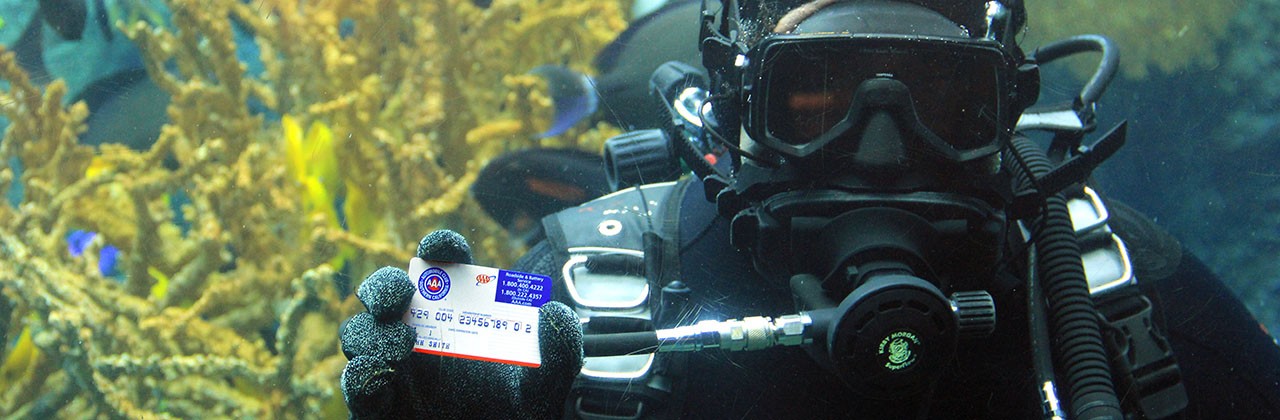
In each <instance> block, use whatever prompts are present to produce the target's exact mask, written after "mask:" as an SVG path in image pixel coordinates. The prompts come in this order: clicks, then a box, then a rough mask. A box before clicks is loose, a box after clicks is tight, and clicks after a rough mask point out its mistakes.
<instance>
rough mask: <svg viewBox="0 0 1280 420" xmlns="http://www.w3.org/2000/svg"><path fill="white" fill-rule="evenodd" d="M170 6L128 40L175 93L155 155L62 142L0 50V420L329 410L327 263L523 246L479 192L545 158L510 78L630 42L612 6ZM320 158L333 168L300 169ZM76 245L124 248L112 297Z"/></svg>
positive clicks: (187, 2) (340, 289) (528, 98)
mask: <svg viewBox="0 0 1280 420" xmlns="http://www.w3.org/2000/svg"><path fill="white" fill-rule="evenodd" d="M167 6H168V8H169V9H170V10H171V12H172V19H171V22H172V25H171V26H152V25H153V24H152V23H149V22H148V21H137V22H135V23H133V24H132V25H131V26H128V27H126V28H124V29H125V30H126V33H128V34H129V36H130V38H132V39H133V40H134V41H135V42H136V43H138V45H139V46H140V47H141V49H142V51H144V53H145V54H146V60H145V61H146V65H147V69H148V72H149V73H150V76H151V77H152V79H153V80H154V81H155V82H156V84H157V85H158V86H160V87H161V88H163V89H164V90H165V91H167V92H168V93H169V94H171V95H172V102H171V104H170V107H169V109H168V115H169V118H170V123H169V124H168V125H166V126H165V127H164V128H163V129H162V131H161V134H160V137H159V139H158V140H157V141H156V143H155V144H154V145H153V146H152V147H151V148H150V149H149V150H145V151H141V152H137V151H133V150H130V149H128V148H125V147H113V146H111V145H104V146H102V147H100V148H96V149H95V148H93V147H89V146H84V145H79V144H76V138H77V135H78V134H79V133H80V132H81V131H83V129H84V128H83V127H84V125H83V121H84V120H85V118H86V114H87V111H86V108H85V107H84V105H82V104H75V105H72V106H70V107H63V106H62V105H61V103H62V97H63V96H64V95H65V86H64V85H63V84H61V83H59V82H54V83H51V84H50V85H48V86H47V87H46V88H45V89H44V90H43V91H42V90H40V89H38V88H37V87H35V86H33V85H32V84H31V83H29V82H28V81H27V80H26V76H25V75H24V74H23V73H22V71H21V69H20V68H19V67H18V66H17V65H16V63H15V62H14V56H13V54H11V53H4V54H0V78H3V79H4V80H6V81H8V83H9V89H8V90H7V91H6V92H3V93H2V94H0V111H2V112H4V114H5V115H6V116H7V117H8V118H9V119H10V120H11V121H12V122H13V123H12V124H11V125H10V127H9V129H8V131H7V132H6V133H5V136H4V139H3V141H2V142H0V161H3V162H9V161H10V159H12V158H16V159H17V160H19V161H21V163H22V164H23V167H24V168H25V170H23V171H22V172H21V174H20V175H19V174H18V173H16V171H15V170H14V168H9V167H5V168H4V169H3V171H0V195H5V193H7V191H6V190H7V189H8V188H9V186H10V184H11V182H14V181H16V182H17V183H18V184H19V185H21V186H22V187H23V194H22V199H21V203H19V204H18V205H17V206H9V205H0V292H2V296H3V297H2V299H0V303H3V305H0V309H3V311H0V325H2V326H3V329H0V332H2V333H3V334H0V335H4V336H6V338H7V337H16V336H19V335H21V334H28V337H30V338H29V341H20V342H29V343H31V344H32V345H34V349H31V348H29V346H30V345H28V348H25V349H18V348H9V347H10V346H9V343H11V342H14V340H8V339H6V340H4V341H3V343H4V349H3V350H4V353H3V356H4V357H5V360H14V361H15V362H14V365H15V366H18V367H21V369H18V370H16V371H14V372H16V373H14V374H13V375H11V376H12V377H10V376H9V375H6V376H4V377H3V378H0V380H4V381H5V382H4V383H0V389H4V390H6V391H4V392H2V393H0V414H5V415H23V416H32V415H42V414H44V413H46V412H47V411H48V410H51V409H54V408H50V407H62V408H61V409H63V410H77V411H75V412H77V413H90V414H94V415H99V416H106V417H117V418H118V417H125V418H146V417H156V416H177V417H209V416H236V417H312V416H315V415H317V413H326V411H324V410H332V409H335V408H336V409H341V408H342V406H341V400H340V398H341V397H340V395H339V394H338V391H337V389H336V386H337V378H338V375H339V372H340V370H341V368H342V366H343V363H344V362H345V358H343V356H341V355H340V354H339V352H338V346H337V343H336V337H335V335H336V334H334V331H335V328H336V326H337V325H338V324H339V323H340V322H341V320H342V319H344V318H346V317H349V316H350V315H352V314H353V313H354V312H355V311H357V310H358V309H359V303H358V302H357V301H355V299H354V298H353V297H351V296H349V294H347V293H346V292H345V290H348V287H345V286H343V285H342V283H341V282H340V281H339V279H340V278H342V277H343V276H344V274H341V272H340V271H339V268H337V267H334V266H333V264H331V262H332V261H341V262H343V263H346V264H347V265H348V268H347V270H346V272H348V273H350V275H353V276H360V275H361V274H362V273H366V272H370V271H372V269H373V268H374V267H377V266H381V265H403V264H404V263H405V261H407V258H408V257H409V254H410V253H411V252H412V250H413V246H414V244H415V243H416V241H417V238H418V237H420V235H422V234H423V233H426V232H427V231H429V230H431V229H435V228H441V227H450V228H453V229H458V230H461V231H463V232H464V233H466V234H468V236H469V237H471V238H472V239H473V240H477V241H478V242H479V243H478V244H477V245H478V246H477V247H476V249H477V250H478V252H479V253H480V255H478V257H479V258H481V259H483V260H485V261H491V262H494V263H497V264H505V263H509V262H511V261H512V260H513V259H514V257H515V255H516V253H517V252H518V250H513V249H509V248H507V245H506V244H507V243H508V241H507V240H506V238H505V236H504V235H503V234H502V232H501V230H500V229H498V228H497V227H496V226H494V225H493V224H492V223H491V222H489V221H488V220H487V219H485V218H484V217H483V216H482V214H483V212H480V211H478V208H477V206H476V204H475V203H474V202H473V201H472V200H470V198H469V197H468V196H467V190H468V188H469V187H470V183H471V182H472V180H474V178H475V176H476V174H477V172H478V171H479V169H480V167H481V166H483V164H484V163H485V162H486V161H487V160H488V159H491V158H493V157H495V156H496V155H497V154H499V153H502V152H504V151H507V150H513V149H517V148H524V147H535V146H538V145H539V144H536V143H535V141H534V140H533V138H534V134H536V133H538V132H541V131H542V130H544V129H545V124H546V123H545V122H544V121H546V120H547V116H548V115H549V114H550V112H551V110H550V101H549V99H548V96H547V94H546V92H545V87H543V86H542V85H541V82H539V81H538V80H537V79H536V78H531V77H529V76H526V75H525V72H526V71H528V70H529V69H531V68H533V67H535V66H537V65H539V64H544V63H548V62H550V63H556V64H564V65H567V66H569V67H572V68H576V69H579V70H586V69H588V64H587V63H588V62H589V59H590V58H591V55H592V54H593V53H594V51H596V50H598V49H599V48H601V47H602V46H603V45H604V44H605V43H606V42H608V41H609V40H610V39H612V38H613V36H615V35H616V34H617V33H618V32H619V31H621V29H622V27H623V25H624V22H623V20H622V19H621V15H622V13H621V7H620V5H619V4H616V3H614V2H577V1H571V0H546V1H540V2H527V1H518V0H508V1H495V2H493V4H491V5H490V6H489V7H487V8H478V7H476V6H475V5H474V4H473V3H472V2H471V1H468V0H441V1H433V2H412V1H411V2H404V1H390V0H332V1H324V0H322V1H305V2H302V1H290V0H265V1H261V2H252V4H244V3H243V2H240V1H237V0H214V1H204V0H172V1H170V2H168V5H167ZM157 21H158V20H157ZM121 25H122V26H123V24H121ZM234 25H242V27H244V28H247V30H248V31H249V32H251V33H252V34H253V35H254V40H255V42H256V47H257V48H258V49H259V51H260V59H261V62H262V64H263V68H264V69H265V71H263V72H262V73H261V74H260V75H255V74H250V73H249V72H247V71H246V68H247V66H246V65H245V64H244V63H241V62H239V61H237V60H236V58H235V57H236V52H237V48H239V47H242V46H243V45H238V44H237V43H236V42H235V41H234V39H235V38H234V31H235V28H234ZM271 115H288V116H289V118H288V120H287V121H277V120H275V119H274V118H272V117H270V116H271ZM295 122H296V123H295ZM291 125H293V126H292V127H291ZM300 127H313V128H315V130H318V131H316V134H314V135H306V136H304V135H302V134H301V128H300ZM324 128H327V130H325V129H324ZM321 131H325V132H327V133H328V134H327V135H324V134H322V133H321ZM609 134H611V132H610V130H609V129H607V128H605V127H592V128H580V129H577V130H574V131H571V132H569V133H567V134H566V135H562V136H560V137H558V138H555V139H546V140H543V143H542V145H554V146H577V147H588V148H589V147H597V146H598V145H599V143H600V142H601V141H603V139H604V138H605V137H607V136H608V135H609ZM321 138H326V139H328V140H327V143H328V145H327V146H326V145H324V144H321V143H324V142H321V141H319V139H321ZM291 140H296V141H297V144H291V143H290V141H291ZM312 143H314V144H312ZM295 146H296V147H295ZM290 150H293V153H292V154H291V153H290V152H289V151H290ZM317 150H326V151H327V153H331V154H332V156H333V159H334V160H333V161H330V162H327V163H326V162H323V161H308V162H307V165H309V166H308V167H307V168H302V167H299V165H297V163H298V162H300V161H299V160H298V158H300V157H304V158H305V156H304V155H306V154H307V152H308V151H311V152H314V151H317ZM291 165H292V166H291ZM291 168H292V169H291ZM15 177H16V178H18V179H16V180H15V179H14V178H15ZM309 184H319V185H309ZM317 189H318V191H323V192H324V193H325V195H329V196H330V197H319V198H318V197H317V195H318V193H317ZM175 196H182V197H185V199H183V200H177V199H175V198H174V197H175ZM330 200H332V202H326V201H330ZM326 206H330V207H326ZM175 208H178V210H175ZM339 210H340V211H339ZM339 213H340V214H342V216H343V217H344V218H345V220H344V221H345V225H344V224H339V223H334V221H333V219H332V218H331V215H334V214H339ZM75 229H85V230H90V231H94V232H98V233H99V234H100V235H101V236H102V237H103V240H105V241H107V242H109V243H112V244H114V245H115V246H117V247H119V248H120V249H122V250H123V252H124V260H123V261H122V264H121V269H122V271H123V273H124V274H123V276H121V279H122V280H119V281H118V280H116V279H112V278H106V277H103V276H102V275H101V274H100V273H99V272H98V271H97V270H96V269H94V268H93V267H92V266H91V265H89V263H88V262H86V261H84V260H83V259H76V258H72V257H70V256H69V255H68V253H67V251H66V244H65V239H66V237H67V234H68V232H70V231H72V230H75ZM342 250H349V251H347V252H344V251H342ZM339 256H341V257H342V258H340V259H338V260H335V258H336V257H339ZM161 280H163V282H162V281H161ZM23 331H25V333H24V332H23ZM19 358H20V359H19ZM6 372H8V371H6ZM51 398H52V399H53V400H50V399H51ZM329 414H333V413H329Z"/></svg>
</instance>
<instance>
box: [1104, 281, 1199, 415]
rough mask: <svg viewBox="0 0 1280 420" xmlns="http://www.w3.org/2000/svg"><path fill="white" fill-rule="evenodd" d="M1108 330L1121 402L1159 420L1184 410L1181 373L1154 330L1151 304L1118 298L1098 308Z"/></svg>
mask: <svg viewBox="0 0 1280 420" xmlns="http://www.w3.org/2000/svg"><path fill="white" fill-rule="evenodd" d="M1099 309H1100V310H1101V311H1102V313H1103V315H1104V316H1106V318H1107V320H1108V321H1109V323H1110V326H1111V328H1110V329H1109V330H1107V332H1108V333H1107V334H1106V336H1107V341H1108V344H1109V347H1110V348H1111V350H1112V353H1113V354H1112V371H1113V372H1114V373H1115V375H1116V386H1117V390H1118V391H1120V392H1121V394H1122V399H1123V401H1126V402H1132V406H1134V407H1136V408H1137V409H1138V410H1140V411H1141V412H1142V415H1143V416H1145V418H1150V419H1161V418H1167V417H1171V416H1174V415H1177V414H1178V413H1180V412H1182V411H1183V410H1185V409H1186V407H1187V391H1186V388H1185V387H1184V386H1183V385H1182V372H1181V370H1180V369H1179V368H1178V362H1177V360H1176V359H1175V358H1174V356H1173V349H1172V348H1171V347H1170V345H1169V341H1168V340H1166V339H1165V337H1164V335H1163V334H1161V333H1160V331H1159V330H1158V329H1157V328H1156V324H1155V318H1154V317H1153V316H1152V308H1151V301H1150V300H1148V299H1147V298H1146V296H1142V295H1129V296H1120V297H1117V298H1115V299H1109V300H1108V301H1107V302H1105V303H1102V304H1100V305H1099Z"/></svg>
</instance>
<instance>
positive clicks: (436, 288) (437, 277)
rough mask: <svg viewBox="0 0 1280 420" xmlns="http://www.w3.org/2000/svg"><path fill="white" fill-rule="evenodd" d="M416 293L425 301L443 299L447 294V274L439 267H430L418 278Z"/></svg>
mask: <svg viewBox="0 0 1280 420" xmlns="http://www.w3.org/2000/svg"><path fill="white" fill-rule="evenodd" d="M418 291H419V292H420V293H422V297H424V298H427V300H440V299H444V297H445V295H448V294H449V273H446V272H444V269H441V268H439V267H431V268H428V269H426V270H424V271H423V272H422V275H419V276H418Z"/></svg>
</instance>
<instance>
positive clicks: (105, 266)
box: [98, 245, 120, 277]
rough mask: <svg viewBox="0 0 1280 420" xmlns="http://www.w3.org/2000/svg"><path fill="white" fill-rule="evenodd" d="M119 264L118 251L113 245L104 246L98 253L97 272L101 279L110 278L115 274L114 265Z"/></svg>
mask: <svg viewBox="0 0 1280 420" xmlns="http://www.w3.org/2000/svg"><path fill="white" fill-rule="evenodd" d="M119 263H120V249H119V248H116V247H115V245H105V246H103V247H102V250H101V251H98V272H100V273H102V276H103V277H111V276H113V275H115V274H116V265H118V264H119Z"/></svg>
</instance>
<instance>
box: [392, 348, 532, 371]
mask: <svg viewBox="0 0 1280 420" xmlns="http://www.w3.org/2000/svg"><path fill="white" fill-rule="evenodd" d="M413 351H416V352H418V353H426V354H434V355H437V356H449V357H457V358H460V359H471V360H479V361H482V362H495V363H506V364H508V365H516V366H524V367H531V368H535V369H536V368H538V367H541V366H542V364H541V363H529V362H520V361H515V360H506V359H494V358H491V357H480V356H472V355H469V354H459V353H449V352H443V351H438V350H427V349H420V348H414V349H413Z"/></svg>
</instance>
